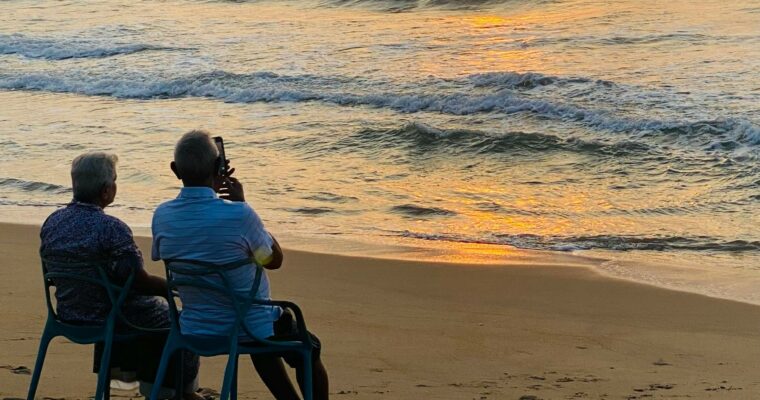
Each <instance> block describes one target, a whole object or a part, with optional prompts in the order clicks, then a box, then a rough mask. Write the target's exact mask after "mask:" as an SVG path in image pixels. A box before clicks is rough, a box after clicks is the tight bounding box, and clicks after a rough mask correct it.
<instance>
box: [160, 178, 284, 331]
mask: <svg viewBox="0 0 760 400" xmlns="http://www.w3.org/2000/svg"><path fill="white" fill-rule="evenodd" d="M152 230H153V249H152V252H151V255H152V258H153V260H161V259H185V260H196V261H205V262H210V263H215V264H227V263H231V262H233V261H238V260H241V259H244V258H250V257H252V256H253V254H254V252H256V253H257V256H259V255H260V254H262V253H263V254H264V256H269V255H271V254H272V243H273V242H272V237H271V236H270V235H269V233H267V231H266V230H265V229H264V225H263V224H262V222H261V219H260V218H259V216H258V215H256V212H255V211H253V209H252V208H251V206H249V205H248V204H247V203H244V202H232V201H227V200H223V199H220V198H219V197H218V196H217V195H216V193H215V192H214V191H213V189H211V188H209V187H185V188H182V190H181V191H180V193H179V196H178V197H177V198H176V199H174V200H170V201H167V202H165V203H163V204H161V205H160V206H158V208H157V209H156V212H155V213H154V214H153V224H152ZM227 274H228V277H229V278H230V281H231V282H232V283H233V285H234V286H235V290H238V291H240V293H242V294H248V293H249V292H250V290H251V286H252V285H253V280H254V274H255V269H254V267H253V264H251V265H246V266H243V267H240V268H236V269H233V270H230V271H228V272H227ZM256 297H258V298H261V299H269V298H270V295H269V279H267V276H266V273H264V274H262V277H261V284H260V285H259V290H258V293H257V296H256ZM180 299H181V300H182V307H183V310H182V313H181V315H180V326H181V327H182V333H184V334H193V335H226V334H227V333H228V332H229V329H230V327H231V325H232V324H233V323H234V321H235V311H234V310H233V308H232V305H231V304H230V302H229V299H228V298H227V297H225V296H223V295H221V294H219V293H216V292H214V291H210V290H202V289H194V288H183V290H181V291H180ZM280 313H281V310H280V308H279V307H262V306H256V307H251V309H250V311H249V312H248V315H247V317H246V323H247V326H248V329H250V330H251V333H253V334H254V336H257V337H259V338H266V337H269V336H272V334H273V331H272V322H273V321H275V320H276V319H277V318H279V316H280Z"/></svg>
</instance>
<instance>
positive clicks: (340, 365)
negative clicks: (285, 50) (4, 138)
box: [0, 224, 760, 400]
mask: <svg viewBox="0 0 760 400" xmlns="http://www.w3.org/2000/svg"><path fill="white" fill-rule="evenodd" d="M38 234H39V228H38V227H36V226H33V225H10V224H0V256H2V258H3V260H4V265H5V266H6V267H5V268H3V269H2V270H0V302H1V303H0V304H2V307H3V314H4V316H5V319H6V323H4V324H3V326H2V327H0V346H2V349H0V354H3V356H2V361H1V362H0V365H3V366H6V368H5V369H0V396H3V397H23V396H24V395H25V393H26V388H27V385H28V380H29V376H28V375H23V374H16V373H13V372H12V370H11V369H12V368H17V367H21V366H25V367H28V368H31V367H32V365H33V362H34V357H35V354H36V351H37V345H38V344H39V342H38V339H39V334H40V333H41V330H42V324H43V323H44V316H45V308H44V300H43V297H42V294H41V286H42V285H41V281H40V276H39V275H40V273H39V261H38V259H37V248H38ZM137 242H138V245H139V246H140V248H141V249H142V251H143V254H144V255H145V254H149V250H150V242H149V240H148V238H146V237H137ZM285 251H286V257H285V264H284V266H283V268H282V269H281V270H277V271H270V273H269V276H270V280H271V282H272V294H273V297H274V298H277V299H290V300H293V301H295V302H296V303H298V304H299V305H300V306H301V307H302V308H303V310H304V313H305V315H306V321H307V323H308V325H309V327H310V329H312V330H313V331H314V332H315V333H317V334H318V335H319V336H320V338H321V339H322V342H323V343H324V345H325V346H324V351H323V358H324V360H325V364H326V366H327V368H328V371H329V372H330V376H331V382H332V383H331V388H332V389H331V392H332V394H333V395H334V396H335V397H336V398H342V396H343V395H350V396H351V397H352V398H357V399H390V398H393V399H410V400H411V399H419V398H438V399H451V400H454V399H461V398H472V397H475V398H486V399H499V398H519V397H520V396H536V397H535V398H537V399H555V398H558V399H562V398H651V397H654V398H666V397H676V396H684V397H686V396H690V397H692V398H706V397H710V398H712V396H716V397H715V398H731V399H754V398H756V397H757V396H758V395H759V394H760V380H758V378H757V377H756V371H755V366H756V365H757V360H758V359H760V336H758V335H757V326H758V321H760V307H757V306H753V305H749V304H744V303H739V302H735V301H730V300H722V299H715V298H710V297H706V296H702V295H698V294H691V293H685V292H678V291H672V290H667V289H661V288H657V287H653V286H648V285H644V284H639V283H635V282H629V281H624V280H620V279H613V278H608V277H605V276H603V275H601V274H599V273H596V272H595V271H594V270H592V269H588V268H578V267H572V266H562V263H561V262H548V263H545V264H539V263H525V262H523V261H518V262H516V263H513V264H509V263H508V262H506V263H504V264H503V268H499V267H494V266H491V265H483V264H480V265H478V264H465V263H431V262H420V261H399V260H387V259H378V258H368V257H355V256H341V255H328V254H318V253H311V252H305V251H297V250H292V249H289V248H288V249H286V250H285ZM549 261H551V260H549ZM146 268H147V269H148V271H150V272H151V273H154V274H162V273H163V267H162V265H161V264H160V263H155V262H151V261H148V262H146ZM91 357H92V355H91V350H89V349H87V348H85V347H84V346H79V345H73V344H68V343H66V342H65V341H62V340H56V341H55V342H54V343H53V344H52V345H51V348H50V351H49V353H48V360H47V361H46V367H45V370H44V371H43V376H42V381H41V385H40V390H39V392H38V396H39V397H57V398H64V399H66V400H73V399H80V398H81V399H86V398H87V396H89V395H90V394H91V392H92V391H94V381H95V378H94V375H93V374H90V373H89V367H90V363H91ZM224 361H225V360H224V358H220V357H215V358H210V359H204V360H203V362H202V367H201V385H202V386H205V387H211V388H212V389H216V390H218V386H219V382H221V373H222V372H221V371H222V370H223V365H224ZM245 364H246V363H244V362H241V365H243V367H241V376H244V377H245V378H244V379H241V398H245V399H247V398H262V397H263V398H267V397H268V395H267V394H266V391H265V389H264V387H263V385H262V384H261V382H260V381H259V380H258V378H257V377H255V375H254V374H253V369H252V368H251V367H250V365H248V366H245ZM125 395H130V394H125ZM645 395H649V396H650V397H647V396H645ZM573 396H575V397H573Z"/></svg>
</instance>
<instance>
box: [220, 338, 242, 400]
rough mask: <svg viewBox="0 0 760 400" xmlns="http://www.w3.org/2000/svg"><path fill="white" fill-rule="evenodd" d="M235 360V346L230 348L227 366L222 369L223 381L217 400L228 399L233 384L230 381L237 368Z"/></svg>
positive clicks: (236, 355) (236, 358) (236, 357)
mask: <svg viewBox="0 0 760 400" xmlns="http://www.w3.org/2000/svg"><path fill="white" fill-rule="evenodd" d="M237 360H238V353H237V348H233V349H231V350H230V355H229V358H228V359H227V367H226V368H225V369H224V383H222V393H221V394H220V395H219V400H229V399H230V391H231V390H232V386H233V383H232V381H233V378H234V376H235V372H236V370H237Z"/></svg>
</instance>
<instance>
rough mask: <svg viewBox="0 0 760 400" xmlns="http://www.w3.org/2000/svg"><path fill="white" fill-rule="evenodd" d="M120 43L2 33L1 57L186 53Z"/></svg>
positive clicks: (157, 46) (80, 56)
mask: <svg viewBox="0 0 760 400" xmlns="http://www.w3.org/2000/svg"><path fill="white" fill-rule="evenodd" d="M114 42H117V43H118V40H110V39H107V40H95V39H92V38H89V39H73V38H72V39H53V38H35V37H28V36H25V35H22V34H12V35H2V34H0V55H17V56H20V57H24V58H29V59H45V60H67V59H72V58H105V57H112V56H117V55H128V54H134V53H140V52H144V51H176V50H186V49H181V48H176V47H171V46H162V45H156V44H146V43H121V44H116V45H114Z"/></svg>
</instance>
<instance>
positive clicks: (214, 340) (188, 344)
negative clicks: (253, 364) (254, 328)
mask: <svg viewBox="0 0 760 400" xmlns="http://www.w3.org/2000/svg"><path fill="white" fill-rule="evenodd" d="M164 264H165V267H166V277H167V283H168V286H169V291H170V296H169V310H170V313H171V320H172V324H171V330H170V332H169V338H168V339H167V341H166V346H165V347H164V353H163V355H162V356H161V363H160V364H159V367H158V373H157V375H156V382H155V383H154V386H153V388H154V390H153V392H152V393H151V396H150V399H152V400H155V399H156V396H157V394H158V389H157V388H158V387H160V386H161V383H162V382H163V379H164V374H165V371H166V367H167V366H168V363H169V359H170V358H171V356H172V355H173V354H174V353H175V352H177V351H179V350H189V351H191V352H193V353H195V354H197V355H199V356H203V357H212V356H219V355H224V354H227V355H228V359H227V366H226V368H225V370H224V380H223V383H222V391H221V394H220V400H228V399H230V398H231V399H232V400H236V399H237V372H238V371H237V369H238V368H237V367H238V358H239V356H240V355H241V354H249V355H263V354H267V355H284V354H288V353H290V354H293V353H298V354H300V355H301V359H302V360H303V363H304V364H303V368H302V369H301V374H302V376H301V378H302V381H303V386H304V387H303V391H304V393H303V396H304V400H312V395H313V394H312V364H311V362H312V345H311V337H310V335H309V333H308V331H307V330H306V323H305V321H304V319H303V314H302V313H301V309H300V308H298V306H297V305H296V304H294V303H291V302H288V301H276V300H261V299H257V298H256V297H255V295H256V293H257V291H258V287H259V284H260V283H261V275H262V273H263V271H262V267H261V266H260V265H258V264H257V263H255V262H254V261H252V260H249V259H245V260H239V261H237V262H233V263H229V264H224V265H215V264H212V263H206V262H202V261H195V260H164ZM252 265H255V266H256V272H255V278H254V283H253V285H252V287H251V290H250V292H249V293H248V295H247V296H244V295H241V294H240V293H238V292H236V291H235V290H234V289H233V286H232V285H231V283H230V280H229V278H228V276H227V272H228V271H231V270H233V269H236V268H244V267H246V266H248V267H250V266H252ZM209 277H211V278H212V279H211V280H209V279H205V278H209ZM214 281H217V282H219V283H216V282H214ZM182 287H194V288H199V289H205V290H209V291H214V292H217V293H220V294H222V295H224V296H226V297H228V298H229V300H230V304H231V306H232V307H233V308H234V310H235V314H236V317H235V323H234V324H233V325H232V327H231V328H230V331H229V333H228V334H227V335H226V336H194V335H186V334H183V333H182V331H181V329H180V326H179V313H180V310H179V309H178V308H177V304H176V302H175V299H174V297H175V296H178V291H179V290H181V288H182ZM251 306H279V307H283V308H288V309H290V310H292V311H293V313H294V314H295V318H296V326H297V328H298V333H297V335H296V337H294V340H289V341H279V340H278V341H273V340H267V339H256V338H255V336H254V335H253V334H252V333H251V331H250V330H249V328H248V326H247V324H246V323H245V317H246V315H247V313H248V310H249V309H250V307H251ZM241 333H244V334H245V335H247V338H246V342H245V343H240V342H239V335H240V334H241Z"/></svg>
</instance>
